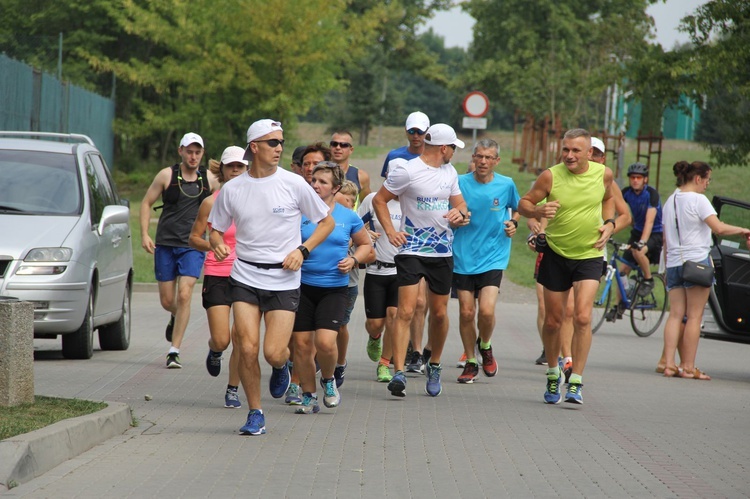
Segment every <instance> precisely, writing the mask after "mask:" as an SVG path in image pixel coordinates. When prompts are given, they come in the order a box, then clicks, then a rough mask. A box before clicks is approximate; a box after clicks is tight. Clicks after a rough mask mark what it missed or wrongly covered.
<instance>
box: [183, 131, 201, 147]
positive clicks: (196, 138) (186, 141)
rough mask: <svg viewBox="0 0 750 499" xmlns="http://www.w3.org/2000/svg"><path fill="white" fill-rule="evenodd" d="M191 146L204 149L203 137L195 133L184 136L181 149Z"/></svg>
mask: <svg viewBox="0 0 750 499" xmlns="http://www.w3.org/2000/svg"><path fill="white" fill-rule="evenodd" d="M190 144H198V145H199V146H201V147H204V146H203V139H202V138H201V136H200V135H198V134H197V133H193V132H188V133H186V134H185V135H183V136H182V140H180V147H187V146H189V145H190Z"/></svg>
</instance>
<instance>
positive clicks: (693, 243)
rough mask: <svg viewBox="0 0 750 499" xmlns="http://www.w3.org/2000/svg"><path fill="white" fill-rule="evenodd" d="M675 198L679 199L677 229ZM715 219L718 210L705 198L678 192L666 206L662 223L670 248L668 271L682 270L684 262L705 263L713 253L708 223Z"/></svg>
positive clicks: (701, 195)
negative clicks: (680, 268)
mask: <svg viewBox="0 0 750 499" xmlns="http://www.w3.org/2000/svg"><path fill="white" fill-rule="evenodd" d="M675 198H676V199H677V221H678V222H679V224H680V235H679V238H678V236H677V226H676V225H675ZM711 215H716V210H714V207H713V206H712V205H711V202H710V201H709V200H708V198H707V197H706V196H704V195H703V194H699V193H697V192H683V191H681V190H679V189H677V190H675V191H674V193H673V194H672V195H671V196H669V199H667V202H666V203H664V209H663V217H662V223H663V224H664V238H665V242H666V246H667V268H670V267H680V266H681V265H682V263H683V262H685V261H688V260H692V261H695V262H698V261H701V260H705V259H706V257H707V256H708V253H709V250H710V249H711V228H710V227H709V226H708V225H707V224H706V222H705V220H706V219H707V218H708V217H710V216H711Z"/></svg>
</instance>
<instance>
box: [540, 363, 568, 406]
mask: <svg viewBox="0 0 750 499" xmlns="http://www.w3.org/2000/svg"><path fill="white" fill-rule="evenodd" d="M559 372H560V374H559V375H558V376H555V375H553V374H548V375H547V391H546V392H544V403H545V404H559V403H560V402H562V392H561V391H560V385H561V384H562V382H563V377H564V375H563V372H562V370H560V371H559Z"/></svg>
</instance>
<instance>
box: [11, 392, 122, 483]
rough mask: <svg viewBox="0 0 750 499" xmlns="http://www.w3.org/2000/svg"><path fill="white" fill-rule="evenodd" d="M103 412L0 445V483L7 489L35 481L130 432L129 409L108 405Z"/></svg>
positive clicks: (59, 423)
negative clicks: (106, 442) (104, 443)
mask: <svg viewBox="0 0 750 499" xmlns="http://www.w3.org/2000/svg"><path fill="white" fill-rule="evenodd" d="M106 403H107V404H108V405H107V407H106V408H104V409H102V410H101V411H98V412H95V413H93V414H87V415H85V416H79V417H77V418H71V419H66V420H64V421H59V422H57V423H55V424H52V425H50V426H47V427H46V428H41V429H39V430H36V431H32V432H30V433H25V434H23V435H17V436H15V437H11V438H8V439H5V440H3V441H1V442H0V483H1V484H3V485H4V486H6V487H10V485H11V484H13V485H20V484H22V483H25V482H28V481H29V480H31V479H33V478H36V477H38V476H40V475H42V474H44V473H46V472H48V471H49V470H51V469H52V468H54V467H55V466H58V465H59V464H61V463H63V462H65V461H67V460H68V459H71V458H74V457H76V456H79V455H80V454H82V453H84V452H86V451H87V450H89V449H91V448H92V447H94V446H96V445H99V444H100V443H102V442H104V441H105V440H107V439H109V438H112V437H114V436H117V435H122V434H123V433H125V431H127V430H128V428H130V424H131V422H132V416H131V414H130V407H129V406H128V405H127V404H123V403H121V402H106Z"/></svg>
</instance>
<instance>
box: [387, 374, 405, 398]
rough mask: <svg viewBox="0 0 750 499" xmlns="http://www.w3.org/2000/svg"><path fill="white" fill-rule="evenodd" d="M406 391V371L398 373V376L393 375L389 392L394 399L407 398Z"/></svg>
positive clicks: (389, 384)
mask: <svg viewBox="0 0 750 499" xmlns="http://www.w3.org/2000/svg"><path fill="white" fill-rule="evenodd" d="M405 390H406V376H404V371H396V374H394V375H393V378H391V381H390V383H388V391H389V392H391V395H393V396H394V397H406V394H405V393H404V391H405Z"/></svg>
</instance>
